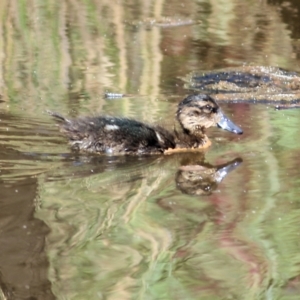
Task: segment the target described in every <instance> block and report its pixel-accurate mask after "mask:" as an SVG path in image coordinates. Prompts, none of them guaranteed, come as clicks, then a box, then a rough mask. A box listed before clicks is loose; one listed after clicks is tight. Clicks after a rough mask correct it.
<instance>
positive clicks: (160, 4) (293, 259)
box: [0, 0, 300, 300]
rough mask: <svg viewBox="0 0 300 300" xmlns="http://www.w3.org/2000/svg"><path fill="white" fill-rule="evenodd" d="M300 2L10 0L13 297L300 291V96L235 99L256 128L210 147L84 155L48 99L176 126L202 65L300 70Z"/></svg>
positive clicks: (6, 172) (2, 33) (247, 123)
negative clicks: (295, 102) (297, 100)
mask: <svg viewBox="0 0 300 300" xmlns="http://www.w3.org/2000/svg"><path fill="white" fill-rule="evenodd" d="M299 13H300V7H299V4H298V1H252V2H251V3H250V2H249V3H248V2H247V1H237V0H233V1H188V2H178V1H168V2H166V1H119V2H113V1H92V0H88V1H77V0H74V1H60V2H57V1H43V2H40V1H30V2H23V1H2V2H1V4H0V65H1V68H0V100H1V102H0V196H1V197H0V241H1V242H0V245H1V251H0V299H155V300H156V299H172V300H173V299H207V300H208V299H298V298H299V292H300V281H299V278H300V277H299V276H300V267H299V266H300V264H299V263H300V254H299V253H300V251H299V250H300V249H299V247H300V244H299V237H300V233H299V225H300V221H299V220H300V202H299V195H300V179H299V178H300V162H299V150H300V139H299V133H298V132H299V125H300V121H299V120H300V110H296V109H294V110H282V111H276V110H275V109H274V108H273V107H272V106H271V105H264V104H257V105H255V104H249V103H238V104H222V109H223V110H224V111H225V113H226V114H227V115H228V116H230V118H232V120H234V122H235V123H237V124H239V125H240V126H241V127H242V128H243V130H244V134H243V135H242V136H236V135H233V134H231V133H228V132H224V131H221V130H220V129H217V128H211V129H210V130H209V131H208V135H209V137H210V139H211V140H212V142H213V145H212V147H210V149H209V150H208V151H206V153H204V154H203V153H181V154H176V155H166V156H150V157H109V156H96V157H94V156H91V155H79V154H76V153H71V152H70V150H69V148H68V145H67V142H66V140H65V139H64V137H62V136H61V134H60V133H59V131H58V128H57V127H56V126H55V125H54V122H53V120H52V119H51V118H50V117H49V116H48V115H47V114H46V113H45V110H46V109H50V110H54V111H59V112H61V113H62V114H65V115H70V116H77V115H84V114H96V113H99V114H100V113H104V114H110V115H125V116H128V117H134V118H138V119H139V120H143V121H147V122H156V123H159V124H162V125H163V126H166V127H168V128H172V120H173V116H174V112H175V110H176V105H177V103H178V102H179V101H180V100H181V99H182V98H183V97H184V95H186V94H187V93H188V91H187V90H185V89H184V80H182V78H186V76H187V75H188V74H189V73H190V72H195V71H197V70H213V69H217V68H225V67H240V66H242V65H244V64H250V65H265V66H275V67H281V68H284V69H288V70H290V71H296V72H297V71H300V65H299V62H300V61H299V59H300V58H299V42H298V38H299V35H300V31H299V24H300V23H299V21H300V17H299ZM175 25H176V26H175ZM177 25H182V26H177ZM105 92H117V93H125V94H132V95H134V96H132V97H125V98H121V99H105V98H104V93H105ZM228 165H229V166H231V168H230V169H228V172H227V173H228V174H227V173H226V174H227V175H226V174H225V173H224V172H225V171H224V170H225V169H224V168H225V167H226V166H228ZM229 171H230V172H229ZM222 174H223V176H222ZM224 174H225V175H226V176H225V175H224Z"/></svg>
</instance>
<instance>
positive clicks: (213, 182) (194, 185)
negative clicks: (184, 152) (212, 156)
mask: <svg viewBox="0 0 300 300" xmlns="http://www.w3.org/2000/svg"><path fill="white" fill-rule="evenodd" d="M242 162H243V160H242V159H241V158H236V159H234V160H232V161H229V162H227V163H224V164H221V165H216V166H213V165H211V164H207V163H204V162H200V163H197V164H191V163H189V164H186V163H185V162H184V163H183V165H182V166H181V167H179V169H178V171H177V174H176V178H175V180H176V184H177V188H178V189H179V190H181V191H182V192H183V193H185V194H188V195H195V196H199V195H210V194H212V192H213V191H214V190H216V189H217V187H218V185H219V183H220V182H221V181H222V180H223V179H224V178H225V177H226V176H227V175H228V174H229V173H230V172H231V171H233V170H235V169H236V168H237V167H238V166H239V165H240V164H241V163H242ZM193 163H195V162H193Z"/></svg>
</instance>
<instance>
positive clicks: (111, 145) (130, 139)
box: [49, 94, 243, 155]
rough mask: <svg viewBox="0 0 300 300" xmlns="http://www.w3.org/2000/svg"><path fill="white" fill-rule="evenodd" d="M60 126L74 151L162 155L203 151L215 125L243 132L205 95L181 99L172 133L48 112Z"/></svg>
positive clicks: (132, 123) (117, 120)
mask: <svg viewBox="0 0 300 300" xmlns="http://www.w3.org/2000/svg"><path fill="white" fill-rule="evenodd" d="M49 114H51V115H52V116H53V117H55V118H56V119H57V120H58V121H59V122H60V123H61V131H62V132H63V133H64V134H65V135H66V136H67V137H68V138H69V142H70V145H71V147H72V149H73V150H77V151H85V152H90V153H105V154H110V155H119V154H123V155H124V154H138V155H141V154H161V153H170V152H172V151H174V150H175V151H176V150H182V149H203V148H207V147H209V146H210V144H211V142H210V141H209V139H208V137H207V136H206V134H205V131H206V129H207V128H209V127H211V126H218V127H220V128H222V129H225V130H228V131H231V132H233V133H236V134H242V133H243V131H242V130H241V129H240V128H239V127H238V126H237V125H235V124H234V123H233V122H232V121H231V120H230V119H228V118H227V117H226V116H225V115H224V113H223V112H222V110H221V109H220V107H219V105H218V104H217V103H216V101H215V100H214V99H213V98H211V97H210V96H208V95H205V94H197V95H190V96H188V97H187V98H185V99H184V100H182V101H181V102H180V103H179V105H178V109H177V113H176V117H175V127H174V132H170V131H168V130H166V129H165V128H163V127H161V126H158V125H148V124H145V123H141V122H139V121H136V120H132V119H127V118H117V117H108V116H98V117H81V118H78V119H68V118H65V117H63V116H62V115H60V114H58V113H55V112H49Z"/></svg>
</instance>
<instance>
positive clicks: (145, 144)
mask: <svg viewBox="0 0 300 300" xmlns="http://www.w3.org/2000/svg"><path fill="white" fill-rule="evenodd" d="M51 114H52V116H54V117H56V118H58V119H59V120H60V121H61V122H62V123H63V124H62V126H61V130H62V131H63V132H64V133H65V134H66V135H67V136H68V138H69V140H70V144H71V147H72V149H74V150H82V151H86V152H93V153H94V152H98V153H107V154H147V153H148V154H156V153H157V154H158V153H163V152H164V151H165V150H167V149H169V148H174V147H175V141H174V136H173V134H171V133H170V132H168V131H167V130H165V129H164V128H162V127H160V126H152V125H148V124H145V123H142V122H139V121H136V120H132V119H127V118H116V117H108V116H99V117H81V118H78V119H66V118H64V117H63V116H61V115H59V114H56V113H51Z"/></svg>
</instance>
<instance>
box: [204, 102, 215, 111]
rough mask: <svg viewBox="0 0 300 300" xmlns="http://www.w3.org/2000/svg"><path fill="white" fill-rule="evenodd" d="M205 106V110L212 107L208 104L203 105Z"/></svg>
mask: <svg viewBox="0 0 300 300" xmlns="http://www.w3.org/2000/svg"><path fill="white" fill-rule="evenodd" d="M205 108H206V109H207V110H210V111H211V110H212V109H213V108H212V107H211V106H210V105H208V104H207V105H205Z"/></svg>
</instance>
